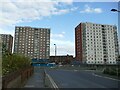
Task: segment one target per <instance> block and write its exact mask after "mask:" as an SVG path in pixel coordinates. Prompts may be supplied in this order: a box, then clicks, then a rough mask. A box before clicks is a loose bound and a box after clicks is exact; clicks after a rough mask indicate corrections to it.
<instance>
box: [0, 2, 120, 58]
mask: <svg viewBox="0 0 120 90" xmlns="http://www.w3.org/2000/svg"><path fill="white" fill-rule="evenodd" d="M101 1H104V2H98V1H97V0H91V1H90V0H89V2H88V0H74V1H73V0H44V1H43V0H17V1H16V0H3V1H2V2H0V4H1V5H0V8H1V10H0V21H1V22H0V34H11V35H12V36H13V37H14V31H15V26H31V27H38V28H50V29H51V36H50V37H51V39H50V55H55V53H54V50H55V46H54V44H56V45H57V55H67V54H68V55H73V56H75V35H74V34H75V27H76V26H77V25H78V24H79V23H81V22H92V23H98V24H110V25H117V27H118V13H117V12H111V11H110V10H111V9H112V8H116V9H118V0H114V2H113V1H112V0H101ZM108 1H109V2H108ZM119 7H120V6H119ZM118 31H119V30H118ZM118 36H120V34H118ZM119 42H120V38H119Z"/></svg>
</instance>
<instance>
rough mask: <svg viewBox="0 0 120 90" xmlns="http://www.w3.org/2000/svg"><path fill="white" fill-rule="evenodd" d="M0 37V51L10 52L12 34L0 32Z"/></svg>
mask: <svg viewBox="0 0 120 90" xmlns="http://www.w3.org/2000/svg"><path fill="white" fill-rule="evenodd" d="M0 37H1V39H2V52H3V53H4V52H5V51H7V52H10V53H12V45H13V36H12V35H10V34H0Z"/></svg>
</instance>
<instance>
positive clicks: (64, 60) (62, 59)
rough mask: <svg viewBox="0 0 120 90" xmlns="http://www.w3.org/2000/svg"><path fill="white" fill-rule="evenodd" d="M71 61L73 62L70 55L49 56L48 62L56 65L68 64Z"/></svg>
mask: <svg viewBox="0 0 120 90" xmlns="http://www.w3.org/2000/svg"><path fill="white" fill-rule="evenodd" d="M71 61H73V56H72V55H63V56H50V62H55V63H56V64H63V65H64V64H70V63H71Z"/></svg>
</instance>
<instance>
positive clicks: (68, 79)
mask: <svg viewBox="0 0 120 90" xmlns="http://www.w3.org/2000/svg"><path fill="white" fill-rule="evenodd" d="M47 73H48V74H49V75H50V76H51V77H52V79H53V80H54V82H55V83H56V84H57V86H58V87H59V88H118V84H120V81H118V80H114V79H109V78H105V77H102V76H98V75H96V74H94V72H93V71H83V70H81V71H76V70H73V71H70V70H47Z"/></svg>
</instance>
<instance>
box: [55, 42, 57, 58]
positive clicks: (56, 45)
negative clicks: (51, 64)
mask: <svg viewBox="0 0 120 90" xmlns="http://www.w3.org/2000/svg"><path fill="white" fill-rule="evenodd" d="M54 45H55V56H56V53H57V50H56V49H57V45H56V44H54Z"/></svg>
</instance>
